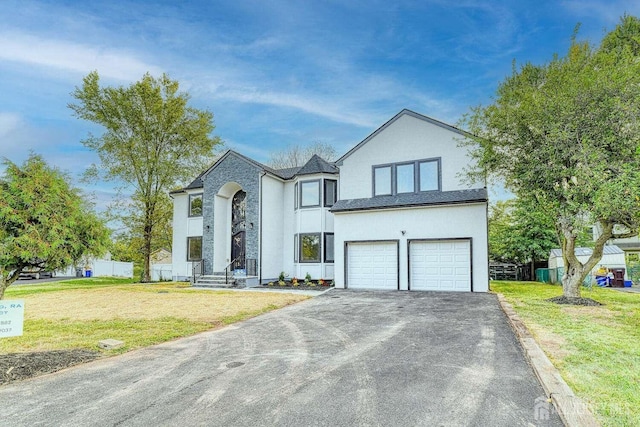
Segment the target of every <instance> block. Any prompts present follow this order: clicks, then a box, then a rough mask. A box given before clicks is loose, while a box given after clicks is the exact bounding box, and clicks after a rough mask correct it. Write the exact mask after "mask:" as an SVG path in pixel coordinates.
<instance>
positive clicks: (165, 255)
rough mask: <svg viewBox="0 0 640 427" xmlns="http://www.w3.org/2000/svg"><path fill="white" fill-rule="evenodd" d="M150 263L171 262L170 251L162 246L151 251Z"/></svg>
mask: <svg viewBox="0 0 640 427" xmlns="http://www.w3.org/2000/svg"><path fill="white" fill-rule="evenodd" d="M150 261H151V264H172V263H173V261H172V258H171V252H170V251H168V250H166V249H164V248H162V249H157V250H155V251H153V252H151V259H150Z"/></svg>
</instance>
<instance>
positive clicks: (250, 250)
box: [202, 153, 262, 274]
mask: <svg viewBox="0 0 640 427" xmlns="http://www.w3.org/2000/svg"><path fill="white" fill-rule="evenodd" d="M261 171H262V169H261V168H259V167H257V166H256V165H253V164H251V163H250V162H247V161H246V160H244V159H242V158H240V157H238V156H236V155H234V154H233V153H231V154H230V155H229V156H227V158H225V159H224V160H223V161H222V162H220V163H218V165H217V166H216V168H215V169H214V170H212V171H211V172H209V173H208V174H207V175H206V176H205V177H204V179H203V186H204V189H203V190H204V191H203V197H202V202H203V206H202V220H203V224H202V225H203V227H202V234H203V236H202V258H203V261H204V274H213V273H214V271H213V251H214V244H213V224H214V221H213V213H214V209H213V203H214V201H215V195H216V194H218V191H220V188H222V186H223V185H225V184H226V183H228V182H235V183H237V184H239V185H240V187H242V190H243V191H245V192H246V193H247V198H246V204H247V206H246V212H245V213H246V215H245V216H246V224H247V229H246V234H245V237H246V257H247V259H250V258H253V259H255V260H256V262H258V263H259V262H260V259H259V258H258V251H259V248H258V241H259V239H258V236H259V235H260V218H259V215H260V206H259V205H260V173H261ZM250 223H253V228H251V227H250V226H249V224H250ZM207 226H208V227H209V229H208V230H207ZM225 245H228V246H229V247H230V246H231V241H230V240H229V241H228V242H225ZM225 247H226V246H225ZM257 268H258V271H260V266H259V265H258V266H257Z"/></svg>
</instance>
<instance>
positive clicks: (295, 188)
mask: <svg viewBox="0 0 640 427" xmlns="http://www.w3.org/2000/svg"><path fill="white" fill-rule="evenodd" d="M298 196H299V195H298V183H297V182H296V183H295V185H294V186H293V210H297V209H298V198H299V197H298Z"/></svg>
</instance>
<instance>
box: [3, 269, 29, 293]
mask: <svg viewBox="0 0 640 427" xmlns="http://www.w3.org/2000/svg"><path fill="white" fill-rule="evenodd" d="M23 268H24V267H20V268H16V269H15V270H14V271H13V273H12V274H10V275H8V276H5V275H4V274H2V275H0V300H3V299H4V291H6V290H7V288H8V287H9V286H11V284H12V283H13V282H15V281H16V280H18V277H20V273H21V272H22V269H23Z"/></svg>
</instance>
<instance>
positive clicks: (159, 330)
mask: <svg viewBox="0 0 640 427" xmlns="http://www.w3.org/2000/svg"><path fill="white" fill-rule="evenodd" d="M307 298H308V297H307V296H303V295H291V294H275V293H270V292H269V293H256V292H233V291H209V290H196V289H190V288H189V285H188V284H186V283H180V282H178V283H176V282H161V283H150V284H142V283H133V280H132V279H118V278H82V279H73V280H66V281H59V282H48V283H41V284H33V285H26V286H11V287H9V289H7V292H6V293H5V299H8V300H11V299H23V300H24V301H25V306H26V310H25V321H24V330H23V335H22V336H20V337H11V338H3V339H0V354H3V353H5V354H6V353H15V352H30V351H46V350H62V349H74V348H84V349H90V350H99V349H98V347H97V343H98V342H99V341H100V340H103V339H108V338H114V339H118V340H121V341H124V343H125V345H124V346H123V347H121V348H119V349H115V350H110V351H106V350H99V351H102V352H103V353H105V354H107V355H110V354H118V353H123V352H126V351H129V350H132V349H135V348H140V347H145V346H149V345H153V344H157V343H161V342H165V341H169V340H172V339H175V338H179V337H184V336H189V335H193V334H195V333H198V332H202V331H205V330H209V329H212V328H215V327H220V326H224V325H229V324H232V323H236V322H239V321H242V320H245V319H248V318H250V317H254V316H257V315H260V314H263V313H266V312H268V311H271V310H275V309H278V308H281V307H283V306H285V305H288V304H292V303H296V302H299V301H302V300H304V299H307ZM70 307H75V308H70ZM171 309H173V310H171ZM141 310H142V312H141ZM169 313H172V314H169Z"/></svg>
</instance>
